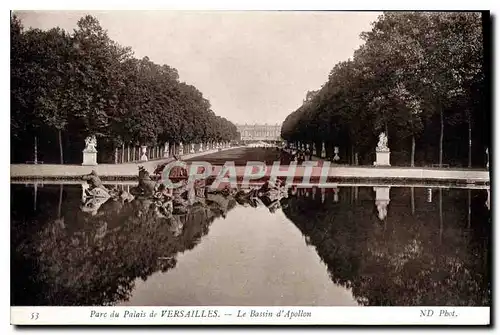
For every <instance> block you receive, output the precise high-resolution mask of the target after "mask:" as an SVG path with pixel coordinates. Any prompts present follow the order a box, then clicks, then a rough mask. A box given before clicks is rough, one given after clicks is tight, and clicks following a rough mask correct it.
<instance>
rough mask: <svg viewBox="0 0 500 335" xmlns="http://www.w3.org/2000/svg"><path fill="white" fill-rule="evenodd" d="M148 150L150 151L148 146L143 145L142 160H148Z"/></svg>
mask: <svg viewBox="0 0 500 335" xmlns="http://www.w3.org/2000/svg"><path fill="white" fill-rule="evenodd" d="M147 151H148V147H147V146H146V145H143V146H141V162H147V161H148V155H147Z"/></svg>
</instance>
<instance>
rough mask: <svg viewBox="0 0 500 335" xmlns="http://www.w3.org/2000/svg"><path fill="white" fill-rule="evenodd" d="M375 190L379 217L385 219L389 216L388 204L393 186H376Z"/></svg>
mask: <svg viewBox="0 0 500 335" xmlns="http://www.w3.org/2000/svg"><path fill="white" fill-rule="evenodd" d="M373 190H374V191H375V206H376V207H377V211H378V218H379V219H380V220H384V219H385V218H386V217H387V206H388V205H389V202H390V201H391V197H390V190H391V188H390V187H387V186H381V187H374V188H373Z"/></svg>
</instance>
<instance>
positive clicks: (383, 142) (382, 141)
mask: <svg viewBox="0 0 500 335" xmlns="http://www.w3.org/2000/svg"><path fill="white" fill-rule="evenodd" d="M377 150H379V151H380V150H389V148H388V147H387V135H386V134H385V133H384V132H382V133H381V134H380V135H379V137H378V144H377Z"/></svg>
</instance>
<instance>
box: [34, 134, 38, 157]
mask: <svg viewBox="0 0 500 335" xmlns="http://www.w3.org/2000/svg"><path fill="white" fill-rule="evenodd" d="M34 149H35V157H34V158H33V163H34V164H38V138H37V137H36V136H35V148H34Z"/></svg>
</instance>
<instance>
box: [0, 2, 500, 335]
mask: <svg viewBox="0 0 500 335" xmlns="http://www.w3.org/2000/svg"><path fill="white" fill-rule="evenodd" d="M1 4H2V5H4V4H7V6H5V7H6V8H5V10H4V11H2V13H3V14H4V15H1V16H0V20H2V21H1V22H2V27H5V28H6V27H8V26H9V22H8V20H9V19H8V16H7V14H6V13H7V11H8V10H10V9H139V8H140V9H159V8H162V9H193V10H194V9H232V10H244V9H247V10H271V9H281V10H297V9H303V10H314V9H315V10H319V9H321V10H370V9H371V10H386V9H408V10H442V9H447V10H454V9H456V10H467V9H469V10H472V9H490V10H492V15H496V14H498V12H499V11H498V6H499V5H498V4H499V2H498V1H493V0H487V1H485V0H482V1H480V0H476V1H470V0H455V1H436V0H420V1H415V2H408V1H406V2H403V1H397V0H379V1H369V0H364V1H361V0H350V1H345V2H343V1H337V2H335V3H333V2H331V1H319V0H308V1H305V0H304V1H296V0H288V1H283V2H278V1H272V0H265V1H262V0H256V1H230V0H227V1H224V0H212V1H210V2H208V1H203V0H198V1H194V0H176V1H171V0H165V1H150V0H142V1H140V2H138V1H130V0H121V1H118V0H115V1H103V0H88V1H85V2H82V3H76V2H72V3H68V2H66V1H53V0H49V1H43V2H39V1H33V0H31V1H15V2H12V3H8V2H1ZM2 7H3V6H2ZM2 9H3V8H2ZM497 25H498V21H497ZM496 30H497V29H496V28H494V32H496ZM494 32H493V36H494V46H493V48H494V50H496V46H497V45H498V43H499V41H498V34H495V33H494ZM0 41H2V46H3V50H2V52H1V53H0V57H2V66H1V67H0V69H1V71H2V73H1V74H2V78H4V80H3V81H2V90H1V92H2V96H1V98H2V99H0V101H1V103H2V104H3V107H4V108H2V110H3V113H2V117H3V118H4V120H3V121H4V122H0V124H1V126H2V127H4V129H3V131H0V134H1V136H2V137H4V138H3V141H2V143H10V127H9V124H10V118H9V116H8V115H9V113H8V112H7V111H9V110H10V106H9V95H10V94H9V81H8V79H7V78H9V77H10V75H9V74H10V69H9V68H8V66H9V65H8V64H9V56H8V55H9V49H8V48H9V45H8V41H9V31H8V28H6V29H4V30H3V36H1V38H0ZM495 54H497V53H496V51H495V52H494V55H495ZM495 63H496V62H495ZM495 65H496V64H495ZM496 73H497V71H496V70H495V79H496V78H497V76H496ZM497 90H498V89H497ZM497 90H495V92H493V96H494V97H498V96H500V94H499V92H498V91H497ZM495 102H496V98H495ZM498 119H499V118H496V119H495V128H498V123H497V122H500V121H498ZM493 134H495V133H494V132H493ZM494 144H495V148H498V147H500V144H499V143H498V142H497V136H495V135H494ZM4 147H5V145H4ZM0 157H1V158H2V159H3V160H4V162H3V164H1V165H0V166H1V167H2V169H4V170H3V174H2V175H4V176H5V179H6V181H7V178H9V177H8V176H9V174H10V171H9V166H10V157H9V155H6V154H4V155H2V156H0ZM492 157H493V159H494V163H493V164H492V165H493V166H497V164H498V160H497V158H496V157H497V153H496V152H495V153H494V154H493V156H492ZM499 159H500V158H499ZM492 185H493V187H494V188H495V184H494V183H493V184H492ZM5 189H9V185H7V183H6V185H5ZM495 191H496V190H495ZM0 196H1V198H0V203H1V204H2V206H5V208H4V210H2V211H1V213H3V215H4V220H2V222H3V223H4V225H3V228H4V234H2V236H4V237H5V238H6V237H7V236H10V227H9V224H8V222H10V217H9V213H10V199H9V196H8V194H7V192H1V193H0ZM493 202H494V203H495V202H496V197H495V196H493ZM493 208H496V206H493ZM498 231H499V230H498V229H496V231H495V241H497V240H498ZM2 245H3V247H4V252H3V254H4V255H10V248H9V245H10V243H8V242H7V241H5V242H4V243H2ZM494 257H495V258H494V259H495V263H496V260H497V257H496V253H495V255H494ZM2 265H3V267H2V268H4V269H9V272H10V257H6V256H4V257H2ZM495 265H496V264H495ZM1 278H2V284H3V285H2V288H3V292H2V298H5V300H4V308H5V309H6V310H4V311H3V313H2V315H3V317H4V318H5V319H4V320H2V321H3V322H2V325H3V326H4V328H7V327H8V330H7V329H5V330H7V332H8V333H11V332H13V331H14V329H13V327H9V326H8V325H9V323H10V320H9V315H10V306H9V305H10V290H9V288H10V276H6V275H4V276H2V277H1ZM494 295H495V297H494V301H497V299H496V290H494ZM494 310H495V311H498V308H497V309H494ZM495 314H496V313H495ZM6 326H7V327H6ZM91 330H92V332H93V333H98V334H99V333H101V332H102V333H104V332H109V331H112V330H109V329H108V330H102V329H99V330H98V329H91ZM289 330H290V329H284V331H286V332H288V331H289ZM80 331H81V330H80ZM83 331H85V330H83ZM114 331H116V332H119V333H122V332H123V331H124V329H115V330H114ZM135 331H137V332H143V333H144V334H146V333H149V332H150V331H151V329H143V330H139V331H138V330H137V329H136V330H135ZM135 331H134V332H135ZM168 331H169V332H173V333H175V332H182V333H184V332H186V331H189V330H186V329H169V330H168ZM235 331H238V333H240V332H241V333H245V332H247V331H250V330H242V329H238V330H235ZM263 331H264V332H266V331H268V330H263ZM299 331H300V332H301V333H303V332H310V331H309V330H305V329H301V330H299ZM374 331H375V332H377V331H379V332H384V333H385V332H386V330H385V329H378V330H377V329H376V330H373V329H370V330H369V332H370V333H372V332H374ZM400 331H404V330H400ZM425 331H426V333H437V332H439V333H442V332H443V331H444V332H446V331H449V332H455V331H456V329H455V328H451V329H438V330H436V329H434V330H431V329H425ZM478 331H480V330H478ZM41 332H42V333H43V332H45V333H48V334H51V333H53V330H51V329H46V330H41ZM62 332H64V331H62ZM209 332H213V333H219V330H218V329H215V330H210V331H209ZM335 332H336V333H342V332H344V330H341V329H336V330H335ZM396 332H397V330H396ZM471 332H473V331H471Z"/></svg>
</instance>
